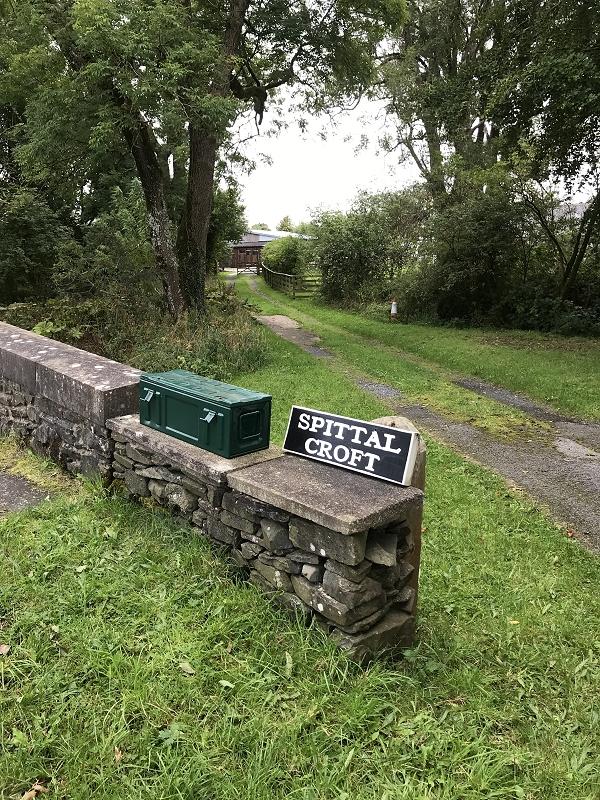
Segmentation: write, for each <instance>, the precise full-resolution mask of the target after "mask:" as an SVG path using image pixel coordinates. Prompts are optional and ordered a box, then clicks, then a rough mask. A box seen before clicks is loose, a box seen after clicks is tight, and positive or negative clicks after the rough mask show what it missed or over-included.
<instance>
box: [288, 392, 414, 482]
mask: <svg viewBox="0 0 600 800" xmlns="http://www.w3.org/2000/svg"><path fill="white" fill-rule="evenodd" d="M417 439H418V434H416V433H414V432H411V431H405V430H399V429H395V428H389V427H386V426H384V425H378V424H376V423H371V422H362V421H360V420H353V419H350V418H348V417H340V416H338V415H335V414H329V413H327V412H320V411H313V410H312V409H305V408H298V407H294V408H293V409H292V414H291V416H290V424H289V425H288V431H287V434H286V443H285V445H284V449H285V450H286V451H287V452H292V453H296V454H298V455H305V456H307V457H308V458H313V459H315V460H317V461H324V462H329V463H331V464H334V465H336V466H339V467H344V468H345V469H350V470H354V471H355V472H362V473H365V474H367V475H373V476H375V477H378V478H382V479H383V480H389V481H391V482H392V483H401V484H403V485H406V483H405V480H406V479H407V476H411V475H412V468H413V466H414V462H415V457H416V446H417V444H416V443H417ZM409 480H410V478H409Z"/></svg>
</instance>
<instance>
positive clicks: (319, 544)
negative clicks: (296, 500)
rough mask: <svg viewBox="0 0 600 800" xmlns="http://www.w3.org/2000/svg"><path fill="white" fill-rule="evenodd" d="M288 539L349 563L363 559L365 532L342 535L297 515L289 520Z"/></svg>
mask: <svg viewBox="0 0 600 800" xmlns="http://www.w3.org/2000/svg"><path fill="white" fill-rule="evenodd" d="M290 539H291V541H292V544H294V545H295V546H296V547H299V548H300V549H302V550H308V551H309V552H310V553H315V554H316V555H319V556H323V557H324V558H325V557H326V558H333V559H335V560H336V561H341V562H342V563H343V564H350V565H355V564H360V563H361V562H362V561H363V560H364V557H365V547H366V544H367V534H366V532H364V533H356V534H347V535H343V534H340V533H337V532H336V531H332V530H329V528H324V527H323V526H322V525H316V524H315V523H314V522H307V521H306V520H303V519H300V518H298V517H294V518H293V519H292V521H291V522H290Z"/></svg>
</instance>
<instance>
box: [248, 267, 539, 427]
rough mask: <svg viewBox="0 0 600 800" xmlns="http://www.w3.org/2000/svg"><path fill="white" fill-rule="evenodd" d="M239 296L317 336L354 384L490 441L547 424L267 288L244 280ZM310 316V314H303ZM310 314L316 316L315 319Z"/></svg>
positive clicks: (316, 309)
mask: <svg viewBox="0 0 600 800" xmlns="http://www.w3.org/2000/svg"><path fill="white" fill-rule="evenodd" d="M239 291H240V294H241V295H242V296H243V297H244V298H245V299H246V300H249V301H251V302H253V303H255V304H256V305H258V306H259V307H260V308H261V310H262V311H264V312H265V313H267V314H287V315H288V316H291V317H293V318H294V319H297V320H298V321H300V322H301V323H302V324H303V326H305V327H306V328H307V329H308V330H310V331H313V332H315V333H317V334H318V335H319V336H320V338H321V340H322V342H323V344H324V345H325V346H326V347H327V348H329V349H330V350H332V351H333V352H334V353H335V354H336V355H337V356H338V359H337V361H336V362H335V366H336V368H337V369H338V370H342V371H346V372H347V373H348V374H349V375H350V374H352V375H353V376H354V377H355V378H360V377H362V378H367V379H370V380H374V381H379V382H382V383H386V384H388V385H390V386H394V387H397V388H398V389H399V390H400V391H401V392H402V395H403V396H404V397H405V399H406V400H407V401H409V402H419V403H423V404H425V405H427V406H429V407H431V408H433V409H435V410H436V411H440V412H441V413H443V414H447V415H449V416H451V417H453V418H454V419H456V420H459V421H462V422H469V423H471V424H473V425H475V426H476V427H478V428H481V429H482V430H485V431H486V432H488V433H491V434H492V435H495V436H499V437H515V436H523V435H524V434H526V435H527V436H536V435H538V434H542V435H543V434H544V433H545V432H546V430H547V428H548V426H547V425H546V424H545V423H540V422H538V421H537V420H534V419H532V418H531V417H529V416H527V415H526V414H524V413H523V412H521V411H518V410H516V409H512V408H510V407H507V406H505V405H503V404H501V403H498V402H496V401H494V400H490V399H488V398H486V397H480V396H478V395H476V394H474V393H473V392H470V391H468V390H466V389H462V388H460V387H458V386H455V385H454V384H453V383H452V381H451V379H450V376H449V375H448V374H447V373H446V372H444V371H441V372H440V370H439V369H437V368H435V367H432V366H431V365H428V364H427V363H425V362H423V361H422V360H421V359H416V358H414V357H412V356H410V355H409V356H407V355H406V354H405V353H403V352H399V351H398V350H396V349H394V348H392V347H389V346H387V345H384V344H382V343H381V342H379V341H375V346H374V342H373V340H372V339H367V338H365V337H363V336H360V335H357V334H355V333H352V332H350V331H348V330H346V329H344V328H341V327H338V325H337V324H335V323H333V322H332V321H330V320H329V316H328V315H323V316H319V312H320V311H321V309H320V308H319V307H318V306H317V307H313V306H311V307H310V308H307V307H306V306H304V305H299V301H296V302H295V303H292V301H291V300H289V299H288V298H286V297H285V296H284V295H282V294H280V293H279V292H274V291H272V290H270V289H268V288H265V291H264V296H262V294H263V288H262V286H261V289H260V291H261V295H260V296H259V295H257V294H256V293H255V292H253V291H252V289H251V288H250V282H249V281H248V280H247V279H242V281H241V282H240V284H239ZM307 310H310V312H311V313H310V314H308V313H307ZM313 311H316V313H315V314H314V315H313Z"/></svg>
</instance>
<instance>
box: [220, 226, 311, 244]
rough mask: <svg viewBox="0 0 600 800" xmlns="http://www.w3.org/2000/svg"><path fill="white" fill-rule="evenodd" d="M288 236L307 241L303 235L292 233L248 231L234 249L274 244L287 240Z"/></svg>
mask: <svg viewBox="0 0 600 800" xmlns="http://www.w3.org/2000/svg"><path fill="white" fill-rule="evenodd" d="M287 236H292V237H294V238H296V239H298V238H300V239H305V238H306V237H305V236H303V235H302V234H301V233H291V232H290V231H263V230H259V229H254V230H248V231H246V233H245V234H244V236H243V237H242V239H241V240H240V241H239V242H236V243H235V245H234V247H244V246H246V245H252V244H254V245H264V244H267V242H273V241H274V240H275V239H285V238H286V237H287Z"/></svg>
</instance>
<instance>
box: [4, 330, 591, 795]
mask: <svg viewBox="0 0 600 800" xmlns="http://www.w3.org/2000/svg"><path fill="white" fill-rule="evenodd" d="M267 340H268V342H269V346H270V352H271V356H272V360H271V363H270V365H269V366H268V367H266V368H264V369H263V370H262V371H261V372H258V373H255V374H254V375H253V376H251V377H250V376H239V378H240V382H241V381H243V382H244V383H246V384H248V385H255V386H259V387H260V388H262V389H265V390H270V391H272V392H273V395H274V431H275V438H276V439H280V438H281V434H282V431H283V428H284V424H285V420H286V418H287V414H288V409H289V405H290V404H291V403H293V402H306V403H307V404H314V405H315V406H317V407H321V408H332V409H335V410H337V411H339V412H340V413H344V414H349V415H357V416H364V417H367V418H368V417H369V416H376V415H379V414H381V413H385V412H386V410H387V409H386V408H385V406H384V405H382V404H380V403H379V402H378V401H376V400H373V399H371V398H369V397H368V396H366V395H365V394H363V393H362V392H360V391H359V390H358V389H356V388H355V387H354V386H353V384H352V382H351V381H350V380H349V379H347V378H345V377H344V375H343V374H342V373H341V372H339V373H336V372H334V373H333V374H332V373H331V372H330V371H329V367H328V365H327V364H325V363H322V362H315V361H314V360H313V359H311V358H310V357H309V356H306V355H304V354H303V353H301V352H299V351H298V350H297V348H295V347H293V346H292V345H288V344H287V343H285V342H281V341H279V340H276V339H275V338H274V337H272V336H271V335H270V334H269V335H268V336H267ZM4 446H5V445H4V444H2V445H1V448H4ZM11 447H12V445H11ZM0 452H2V450H1V449H0ZM26 467H27V472H28V474H29V476H30V477H33V476H34V473H35V464H34V462H33V461H30V460H29V459H28V460H27V465H26ZM75 485H77V484H75ZM599 580H600V562H599V561H598V559H596V558H594V557H593V556H591V555H590V554H588V553H586V552H584V551H583V550H582V549H581V548H580V546H579V545H578V544H577V543H576V542H574V541H573V540H570V539H568V538H567V537H565V536H564V535H563V534H562V533H561V532H560V531H559V530H558V529H557V528H556V527H555V526H554V525H553V524H551V523H550V522H549V521H548V520H547V519H546V518H545V517H544V516H543V515H542V514H541V513H540V512H539V511H538V510H537V509H535V508H534V507H533V506H532V505H531V504H530V503H529V502H528V501H527V500H526V499H524V498H522V497H521V496H520V495H519V494H517V493H515V492H512V491H509V490H508V489H507V488H506V486H505V485H504V483H503V482H502V481H501V480H499V479H497V478H496V477H494V476H493V475H491V474H490V473H488V472H486V471H485V470H482V469H480V468H478V467H476V466H474V465H471V464H468V463H466V462H465V461H464V460H463V459H461V458H460V457H459V456H457V455H455V454H453V453H452V452H450V451H449V450H448V449H446V448H444V447H442V446H439V445H436V444H435V443H433V442H430V443H429V463H428V482H427V502H426V520H425V533H424V549H423V562H422V573H421V594H420V622H419V632H418V635H419V643H418V645H417V646H416V647H414V648H413V649H412V650H411V651H409V652H408V653H407V655H406V659H405V660H404V661H401V662H396V663H392V662H389V663H387V662H385V661H379V662H377V663H375V664H373V665H372V666H371V667H370V668H369V669H368V670H362V669H360V668H358V667H356V666H355V665H353V664H351V663H349V662H348V661H347V659H346V657H345V656H344V655H343V654H342V653H340V652H338V651H337V650H335V649H334V648H333V647H332V646H331V644H330V643H329V642H328V640H327V639H326V638H325V636H324V634H323V633H322V632H321V631H320V630H317V629H310V630H306V629H304V628H303V627H302V626H301V625H299V624H296V623H294V622H291V621H289V620H288V619H287V618H286V617H285V616H283V615H282V614H281V613H280V612H279V611H277V610H275V609H274V608H273V607H272V606H271V605H270V604H269V602H268V601H267V599H266V598H265V597H263V596H262V595H261V594H260V593H259V592H258V591H257V590H255V589H254V588H253V587H252V586H249V585H246V584H243V583H239V582H237V581H236V573H235V572H234V571H233V570H232V568H230V567H228V566H227V562H226V561H225V560H223V559H221V558H220V557H217V556H216V555H215V554H214V553H213V552H212V551H211V550H210V548H209V545H208V543H207V542H206V541H205V540H204V539H203V538H201V537H197V536H193V535H192V534H191V532H190V531H189V529H187V528H183V527H179V526H178V524H177V523H176V522H174V521H172V520H171V519H170V518H168V517H166V516H164V515H163V514H161V513H159V512H153V511H151V510H150V509H145V508H139V507H136V506H134V505H131V504H128V503H126V502H125V501H122V500H119V499H111V498H109V497H107V496H105V495H104V494H103V493H102V492H101V491H100V490H99V489H93V488H83V489H82V488H80V487H78V489H77V491H76V492H66V493H65V494H64V496H62V497H60V496H59V497H58V498H56V499H55V500H54V501H53V502H50V503H46V504H44V505H42V506H40V507H38V508H37V509H34V510H31V511H29V512H26V513H21V514H16V515H11V516H9V517H7V518H5V519H4V520H2V521H0V644H2V643H4V644H8V645H9V646H10V648H11V650H10V652H9V654H8V655H7V656H4V657H2V656H0V686H1V692H0V797H2V799H3V800H5V798H6V800H8V798H12V797H20V796H21V795H22V794H23V792H25V791H26V790H27V789H29V787H30V786H31V785H32V784H33V783H34V782H35V781H36V780H40V779H41V780H43V782H44V783H45V784H46V785H47V786H48V787H49V788H50V790H51V791H50V793H49V794H48V795H47V796H48V797H49V798H61V800H62V799H64V800H67V798H68V800H83V799H84V798H85V800H88V798H93V799H94V800H122V799H123V798H128V800H136V798H144V800H147V799H148V800H149V799H150V798H152V800H171V798H173V799H175V798H177V799H179V798H183V799H185V800H188V799H189V800H192V798H193V799H194V800H195V799H196V798H202V799H203V800H204V798H210V800H284V799H285V800H288V799H289V800H356V799H358V800H384V798H385V800H483V799H484V798H485V799H486V800H487V798H490V799H491V798H495V799H496V800H519V798H525V799H526V800H574V798H577V800H596V798H597V797H598V795H599V793H600V783H599V780H598V770H597V766H598V761H597V758H598V750H599V747H600V710H599V708H598V693H599V690H600V680H599V674H600V672H599V670H600V663H599V662H600V596H599V594H598V591H597V587H598V583H599ZM186 662H188V663H189V664H190V665H191V667H192V669H193V670H194V674H193V675H191V676H190V675H187V674H186V672H184V671H183V670H182V669H181V667H180V664H185V663H186ZM186 669H187V667H186ZM188 671H189V670H188Z"/></svg>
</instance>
